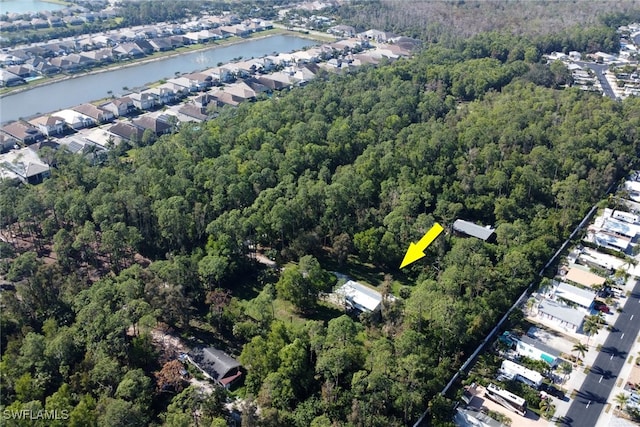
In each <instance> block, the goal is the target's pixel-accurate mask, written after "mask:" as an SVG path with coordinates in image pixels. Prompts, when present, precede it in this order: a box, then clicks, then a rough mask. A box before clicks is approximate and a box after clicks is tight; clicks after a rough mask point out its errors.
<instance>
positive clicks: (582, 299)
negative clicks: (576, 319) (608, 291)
mask: <svg viewBox="0 0 640 427" xmlns="http://www.w3.org/2000/svg"><path fill="white" fill-rule="evenodd" d="M578 271H580V270H578ZM555 296H556V298H562V299H564V300H565V301H569V302H574V303H576V304H578V305H579V306H581V307H586V308H588V307H590V306H591V303H593V300H594V299H595V297H596V295H595V294H594V293H593V292H591V291H588V290H586V289H581V288H578V287H577V286H573V285H570V284H568V283H565V282H560V283H558V287H557V288H556V290H555Z"/></svg>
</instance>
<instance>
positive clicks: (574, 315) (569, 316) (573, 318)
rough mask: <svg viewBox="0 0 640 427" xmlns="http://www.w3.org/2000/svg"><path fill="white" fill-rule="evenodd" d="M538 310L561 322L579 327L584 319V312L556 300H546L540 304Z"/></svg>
mask: <svg viewBox="0 0 640 427" xmlns="http://www.w3.org/2000/svg"><path fill="white" fill-rule="evenodd" d="M538 312H539V313H542V314H546V315H547V316H550V317H553V318H554V319H557V320H559V321H561V322H566V323H568V324H570V325H573V326H575V327H576V328H578V327H579V326H580V325H581V324H582V320H583V319H584V313H583V312H581V311H579V310H576V309H575V308H571V307H566V306H562V305H559V304H558V303H556V302H554V301H549V300H546V301H544V302H542V303H541V304H540V305H539V306H538Z"/></svg>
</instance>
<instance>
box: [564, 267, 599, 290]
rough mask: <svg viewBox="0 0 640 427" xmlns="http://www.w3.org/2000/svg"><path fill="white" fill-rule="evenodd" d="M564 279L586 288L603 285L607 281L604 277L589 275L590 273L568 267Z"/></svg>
mask: <svg viewBox="0 0 640 427" xmlns="http://www.w3.org/2000/svg"><path fill="white" fill-rule="evenodd" d="M565 278H566V279H567V280H570V281H572V282H575V283H577V284H579V285H582V286H588V287H591V286H593V285H604V282H605V281H606V280H607V279H605V278H604V277H600V276H598V275H597V274H594V273H591V272H590V271H585V270H583V269H581V268H576V267H570V268H569V271H568V272H567V275H566V276H565Z"/></svg>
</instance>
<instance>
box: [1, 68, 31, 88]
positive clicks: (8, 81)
mask: <svg viewBox="0 0 640 427" xmlns="http://www.w3.org/2000/svg"><path fill="white" fill-rule="evenodd" d="M25 83H26V81H25V80H24V79H23V78H22V77H20V76H18V75H16V74H13V73H12V72H10V71H8V70H6V69H4V68H0V86H6V87H9V86H18V85H21V84H25Z"/></svg>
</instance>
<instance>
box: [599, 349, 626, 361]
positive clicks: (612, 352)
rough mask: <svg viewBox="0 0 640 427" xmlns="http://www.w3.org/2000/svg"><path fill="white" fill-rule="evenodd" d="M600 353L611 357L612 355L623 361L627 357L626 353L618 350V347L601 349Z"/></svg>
mask: <svg viewBox="0 0 640 427" xmlns="http://www.w3.org/2000/svg"><path fill="white" fill-rule="evenodd" d="M600 353H605V354H609V355H612V356H613V357H621V358H623V359H625V358H626V357H627V352H626V351H620V350H618V348H617V347H613V346H607V347H602V348H601V349H600Z"/></svg>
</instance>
